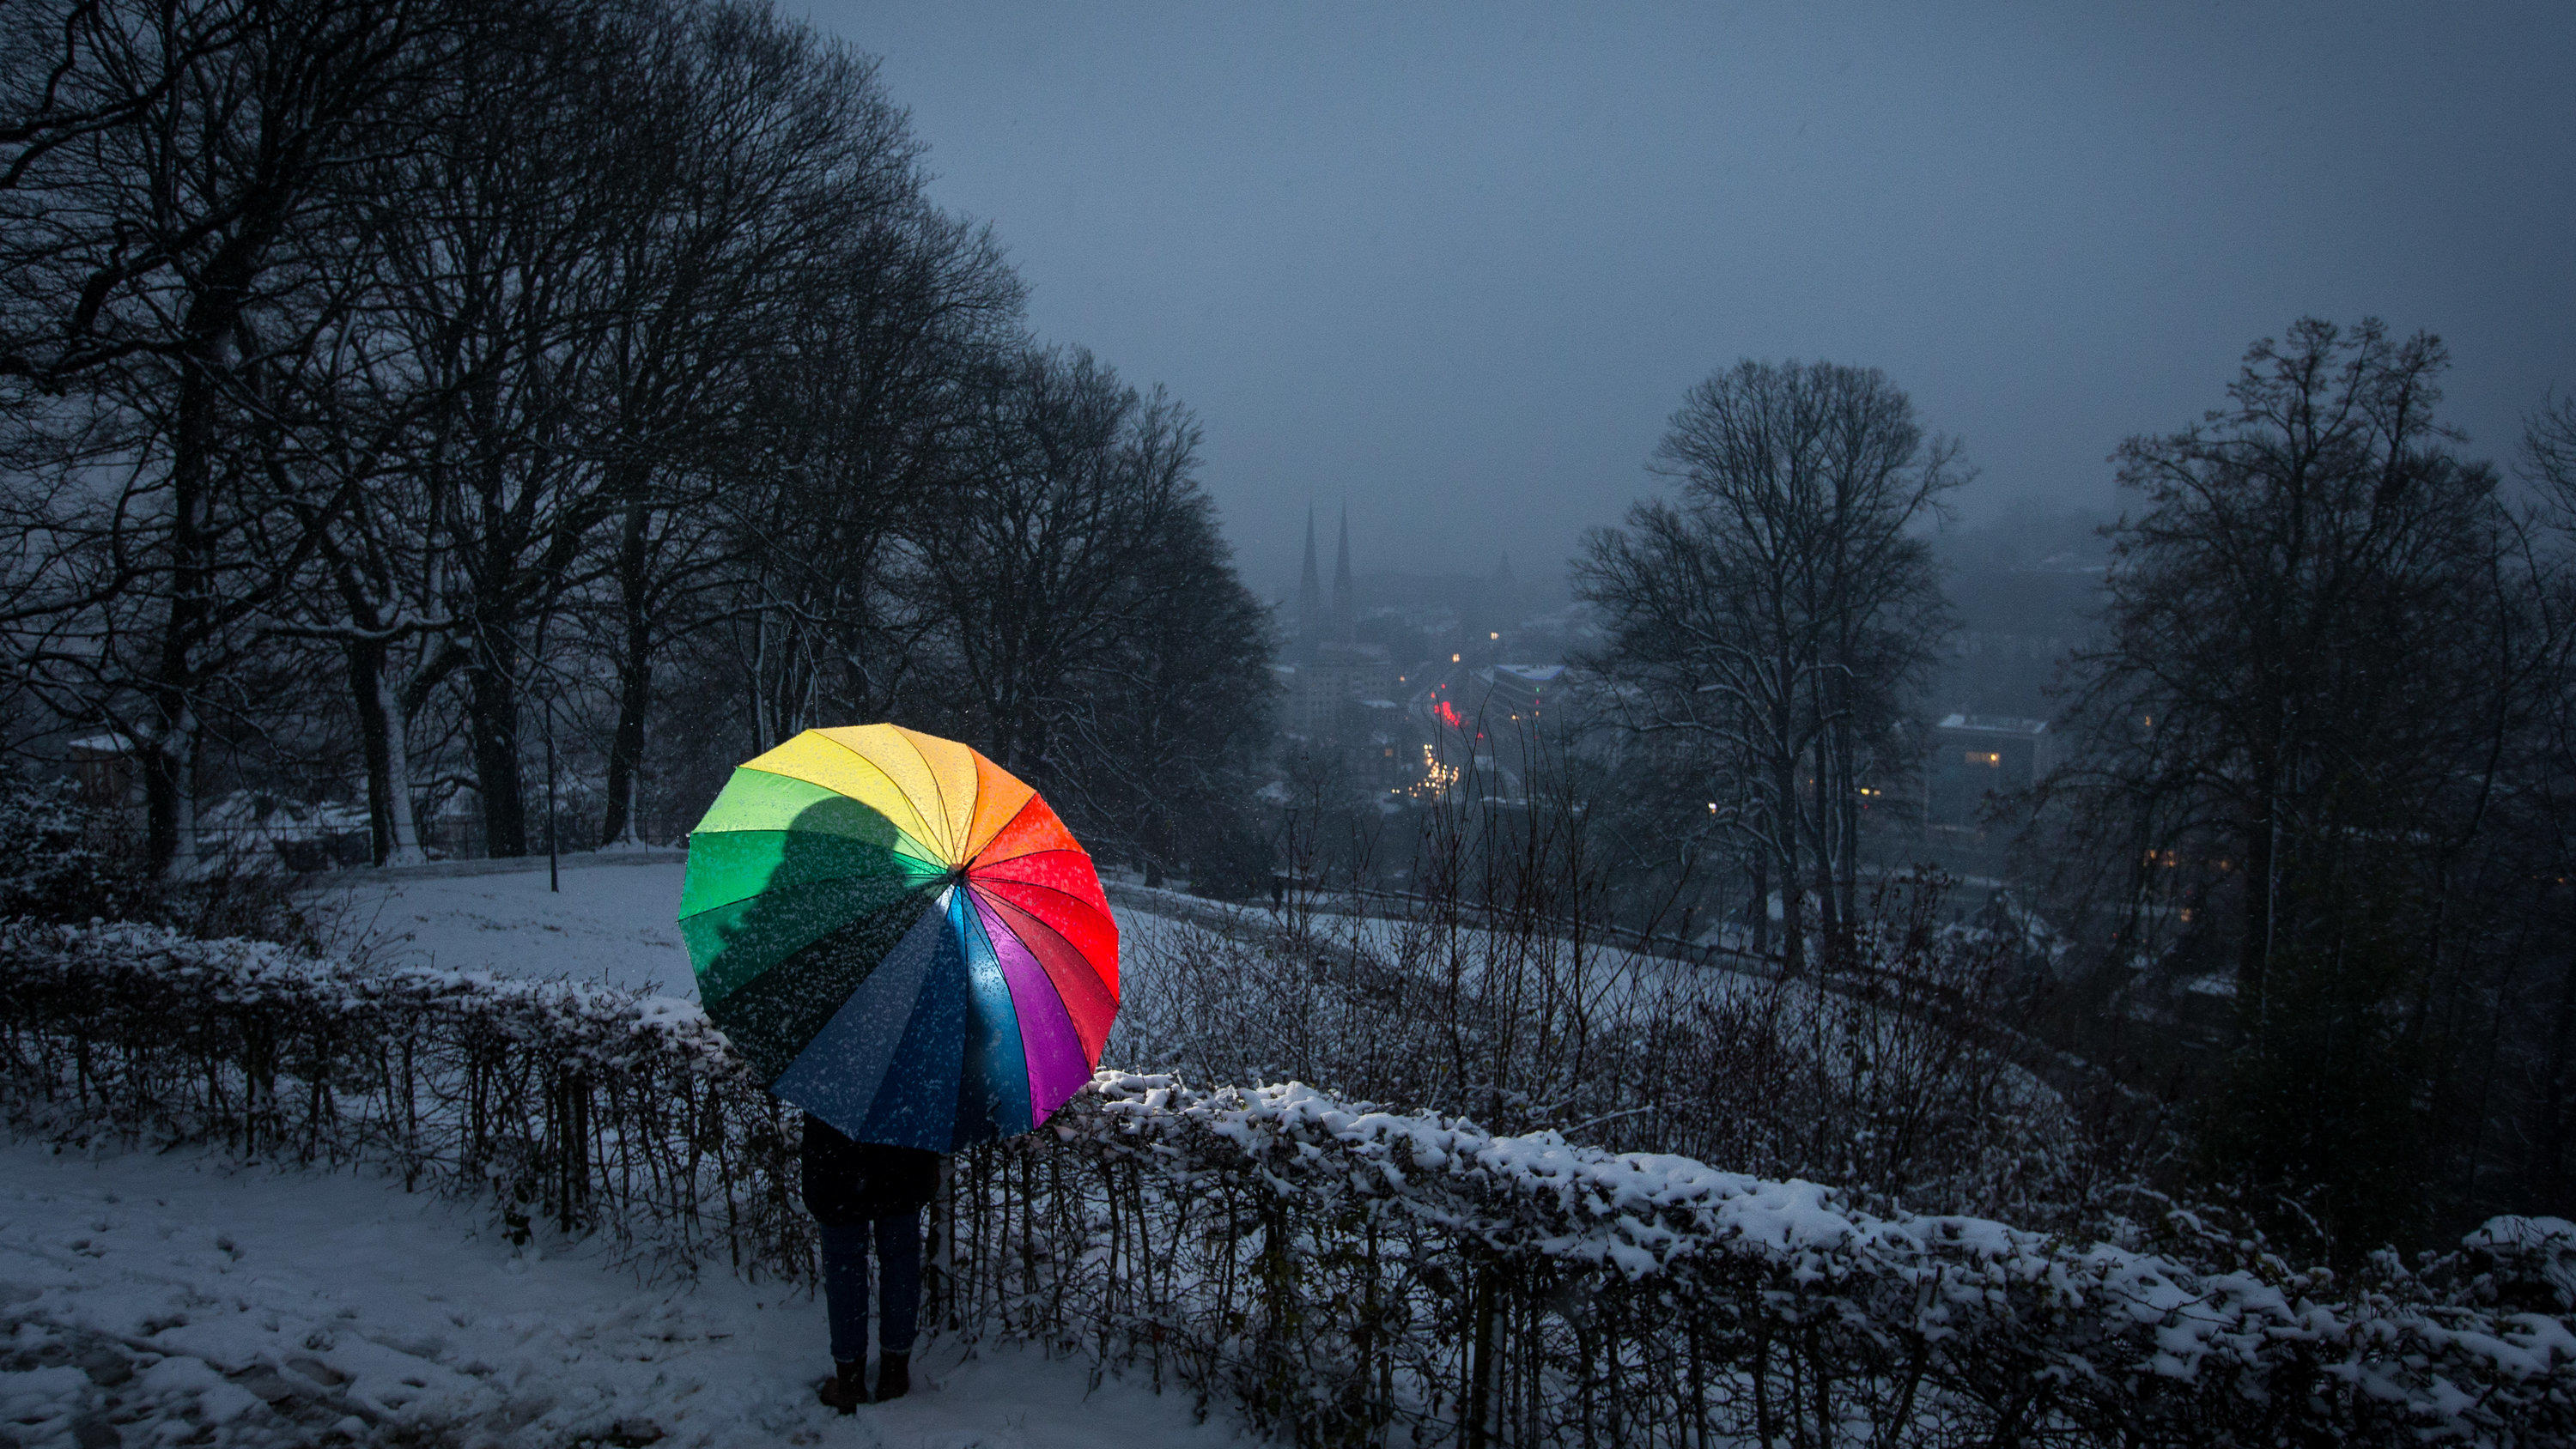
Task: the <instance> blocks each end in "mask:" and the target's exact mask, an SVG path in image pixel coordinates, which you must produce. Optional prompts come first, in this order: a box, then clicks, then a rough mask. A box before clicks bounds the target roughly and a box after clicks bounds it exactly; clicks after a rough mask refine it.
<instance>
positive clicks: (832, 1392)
mask: <svg viewBox="0 0 2576 1449" xmlns="http://www.w3.org/2000/svg"><path fill="white" fill-rule="evenodd" d="M832 1370H833V1372H832V1376H831V1377H830V1378H828V1379H825V1380H823V1383H822V1386H821V1387H820V1388H819V1389H817V1390H816V1391H815V1395H814V1396H815V1397H816V1398H818V1399H821V1400H822V1401H823V1406H824V1407H825V1408H828V1409H838V1410H839V1411H841V1412H842V1413H844V1414H849V1413H855V1412H857V1411H858V1407H859V1405H861V1404H864V1403H866V1402H867V1401H868V1361H867V1360H866V1359H854V1360H852V1361H851V1362H849V1363H835V1364H833V1365H832Z"/></svg>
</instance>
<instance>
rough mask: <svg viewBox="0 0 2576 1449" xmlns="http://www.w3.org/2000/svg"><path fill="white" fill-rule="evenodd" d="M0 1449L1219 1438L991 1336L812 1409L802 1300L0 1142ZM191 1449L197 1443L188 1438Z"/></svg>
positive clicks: (230, 1171)
mask: <svg viewBox="0 0 2576 1449" xmlns="http://www.w3.org/2000/svg"><path fill="white" fill-rule="evenodd" d="M0 1181H5V1183H6V1186H5V1187H0V1418H5V1421H6V1422H5V1423H0V1436H5V1438H6V1439H9V1440H14V1441H15V1442H16V1443H17V1444H19V1445H22V1446H26V1449H35V1446H38V1445H57V1444H59V1445H75V1444H78V1445H83V1446H87V1445H92V1444H114V1443H118V1442H120V1441H121V1442H122V1443H124V1444H126V1445H143V1444H162V1443H170V1442H173V1441H175V1440H178V1439H182V1438H187V1437H190V1436H194V1435H199V1434H203V1433H205V1431H206V1430H207V1429H208V1428H209V1427H212V1428H213V1430H214V1433H213V1435H212V1437H213V1438H214V1439H215V1440H216V1441H217V1442H223V1443H238V1444H266V1443H280V1444H284V1443H308V1442H313V1441H314V1440H315V1439H316V1438H317V1437H319V1436H321V1435H323V1434H326V1433H328V1432H329V1431H331V1430H332V1429H334V1428H335V1427H336V1428H338V1429H339V1430H340V1431H341V1432H342V1433H344V1434H345V1435H346V1436H347V1437H348V1438H349V1439H352V1440H356V1441H359V1442H371V1441H377V1440H402V1441H405V1442H422V1441H429V1442H437V1441H453V1442H462V1443H477V1444H491V1445H496V1446H513V1445H540V1444H542V1445H556V1444H565V1443H572V1442H580V1441H592V1442H596V1441H598V1440H603V1439H604V1440H606V1441H607V1442H610V1443H621V1444H628V1445H636V1444H642V1443H646V1442H659V1443H662V1444H664V1445H668V1446H673V1449H678V1446H694V1445H730V1444H745V1445H749V1444H761V1445H774V1444H777V1443H780V1442H782V1441H783V1442H786V1443H791V1444H809V1443H823V1442H846V1443H855V1444H860V1445H867V1446H885V1449H913V1446H920V1449H966V1446H975V1445H983V1446H991V1449H1023V1446H1025V1449H1081V1446H1095V1445H1098V1446H1112V1445H1114V1446H1118V1449H1132V1446H1134V1445H1138V1444H1154V1445H1158V1446H1161V1445H1170V1446H1177V1449H1188V1446H1217V1445H1225V1444H1233V1443H1237V1442H1239V1441H1238V1440H1237V1439H1236V1437H1235V1434H1234V1432H1233V1431H1232V1430H1231V1429H1230V1428H1228V1427H1225V1426H1224V1425H1223V1424H1221V1423H1220V1422H1218V1421H1214V1420H1212V1421H1210V1422H1209V1423H1206V1424H1194V1423H1193V1422H1192V1413H1191V1409H1190V1403H1189V1400H1188V1399H1187V1398H1186V1397H1184V1396H1178V1395H1175V1396H1170V1397H1162V1396H1157V1395H1156V1394H1155V1393H1154V1392H1153V1391H1152V1390H1151V1388H1150V1387H1147V1386H1145V1385H1142V1384H1135V1383H1129V1382H1126V1381H1123V1380H1120V1379H1117V1378H1109V1379H1105V1380H1104V1381H1103V1382H1102V1384H1101V1386H1100V1387H1099V1388H1097V1389H1091V1388H1090V1387H1089V1383H1090V1369H1089V1367H1088V1365H1087V1364H1085V1363H1083V1362H1080V1361H1069V1360H1051V1359H1048V1358H1045V1357H1043V1356H1041V1355H1039V1354H1037V1353H1036V1352H1034V1351H1028V1350H1022V1349H1017V1348H1004V1349H998V1350H995V1349H987V1350H985V1351H983V1352H982V1353H980V1354H979V1355H978V1356H976V1357H974V1358H971V1359H969V1358H966V1357H964V1356H963V1355H962V1354H961V1352H960V1351H959V1350H957V1349H956V1348H954V1347H943V1346H940V1345H938V1344H937V1343H935V1342H934V1343H932V1344H930V1345H927V1346H926V1347H925V1348H924V1350H923V1353H922V1356H921V1359H920V1362H919V1363H918V1365H917V1366H916V1368H915V1371H914V1393H913V1395H912V1396H911V1397H909V1398H907V1399H904V1400H901V1401H899V1402H896V1403H892V1404H885V1405H876V1406H871V1407H868V1408H865V1409H862V1410H860V1411H859V1414H858V1416H857V1417H855V1418H852V1419H842V1418H840V1417H838V1416H836V1415H834V1414H832V1413H831V1412H830V1411H829V1410H826V1409H824V1408H823V1407H821V1406H820V1405H819V1404H816V1403H815V1402H814V1397H813V1382H814V1380H816V1379H817V1378H819V1377H820V1375H821V1373H822V1371H823V1370H824V1369H825V1368H826V1367H827V1355H826V1351H825V1332H824V1323H823V1310H822V1305H821V1304H820V1303H819V1302H818V1301H815V1300H813V1299H811V1298H809V1297H808V1296H807V1294H806V1293H805V1292H804V1291H802V1290H794V1291H790V1290H785V1289H782V1288H780V1287H779V1286H778V1285H775V1284H771V1285H765V1286H753V1285H746V1284H744V1283H741V1282H739V1281H737V1280H735V1279H733V1278H731V1277H728V1276H722V1275H714V1274H711V1275H709V1276H708V1277H706V1278H704V1279H703V1280H701V1281H700V1282H698V1283H697V1284H696V1285H695V1286H694V1287H691V1286H687V1285H681V1284H661V1285H645V1284H642V1283H640V1282H639V1281H638V1279H637V1278H636V1277H635V1276H634V1274H632V1273H631V1272H629V1271H628V1270H626V1269H623V1268H620V1267H618V1266H615V1265H614V1264H611V1263H608V1262H606V1261H604V1260H603V1258H602V1256H601V1254H600V1253H599V1252H598V1251H597V1250H596V1249H595V1248H593V1247H590V1246H587V1245H579V1244H575V1245H564V1244H551V1245H549V1244H546V1243H544V1242H542V1241H541V1242H539V1243H537V1244H534V1245H532V1246H530V1247H528V1248H519V1247H514V1246H513V1245H512V1244H511V1243H510V1242H509V1241H508V1240H507V1239H506V1238H505V1237H504V1236H502V1235H501V1233H500V1232H499V1231H498V1229H497V1228H495V1227H494V1226H492V1225H489V1224H488V1223H487V1222H486V1221H485V1220H484V1219H483V1218H482V1216H481V1215H479V1214H477V1213H475V1212H472V1211H470V1210H467V1209H464V1208H460V1207H458V1206H456V1205H453V1204H450V1203H446V1202H443V1201H440V1200H437V1199H433V1198H431V1197H428V1196H426V1195H413V1194H407V1193H405V1192H403V1191H402V1190H401V1187H400V1185H399V1183H390V1182H383V1181H378V1180H375V1179H373V1178H369V1177H355V1176H349V1175H332V1176H325V1175H319V1174H311V1173H297V1172H278V1171H271V1170H269V1169H267V1168H263V1167H258V1166H244V1165H241V1164H237V1163H233V1162H229V1161H226V1160H222V1159H219V1158H211V1157H204V1156H196V1155H185V1154H165V1155H152V1154H122V1155H107V1156H103V1157H99V1158H95V1159H91V1158H84V1157H81V1156H79V1155H76V1154H61V1155H58V1154H56V1153H54V1152H52V1151H50V1150H48V1149H47V1148H45V1147H44V1146H42V1145H40V1144H33V1143H27V1142H5V1143H0ZM200 1442H203V1441H202V1440H201V1441H200Z"/></svg>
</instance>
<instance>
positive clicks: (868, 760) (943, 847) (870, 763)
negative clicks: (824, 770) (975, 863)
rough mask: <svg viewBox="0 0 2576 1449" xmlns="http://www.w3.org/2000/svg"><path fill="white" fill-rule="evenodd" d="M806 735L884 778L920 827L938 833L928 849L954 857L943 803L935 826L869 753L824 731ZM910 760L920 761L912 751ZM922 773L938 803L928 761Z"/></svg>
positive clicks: (934, 774)
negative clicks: (928, 778)
mask: <svg viewBox="0 0 2576 1449" xmlns="http://www.w3.org/2000/svg"><path fill="white" fill-rule="evenodd" d="M807 733H808V734H815V735H821V736H822V737H823V739H825V740H826V741H829V742H830V743H831V744H833V745H835V746H838V747H839V748H841V749H844V750H847V751H849V752H850V754H851V756H852V757H853V758H854V759H856V760H857V761H858V762H859V763H860V764H863V765H865V766H867V767H868V768H869V769H871V770H874V771H876V772H877V774H879V775H880V776H883V777H884V779H885V782H886V783H887V784H888V785H891V786H893V787H894V793H895V794H896V795H898V796H900V797H901V798H902V800H903V803H904V804H905V805H907V806H909V807H910V808H911V810H912V813H913V814H914V815H915V816H918V817H920V819H921V823H922V824H924V825H928V826H932V827H933V828H934V829H936V830H937V831H938V833H939V834H940V835H941V836H942V837H943V838H942V839H940V840H938V841H936V842H933V843H932V847H931V848H932V849H934V850H937V851H938V852H939V853H940V854H941V856H942V857H945V856H948V855H951V854H954V852H953V851H952V850H950V848H949V846H948V842H947V840H946V839H945V837H946V835H947V833H948V816H947V805H946V803H945V802H942V803H941V805H940V818H939V819H938V820H937V821H936V822H934V821H932V820H931V819H930V817H929V816H928V815H927V814H925V813H924V812H923V810H922V808H921V802H920V801H919V800H916V799H914V798H913V795H912V792H911V791H910V790H907V789H905V788H903V782H902V781H901V780H898V779H896V778H895V777H894V771H892V770H889V769H887V768H886V767H885V766H884V765H882V764H879V763H878V762H877V761H876V760H875V759H873V758H872V757H870V756H869V754H868V752H867V751H865V750H862V749H860V748H859V747H858V746H856V745H853V744H850V743H848V742H846V741H843V740H836V739H833V738H832V737H831V736H830V735H828V734H824V733H823V731H821V730H808V731H807ZM895 738H897V739H902V738H903V736H902V734H901V732H900V731H897V732H895ZM911 743H912V742H911V741H910V740H904V744H905V745H906V746H907V747H908V746H910V745H911ZM912 756H913V758H914V759H916V760H919V759H921V751H919V750H914V751H913V752H912ZM921 772H922V773H923V774H924V775H927V776H929V777H930V792H931V796H932V798H933V799H937V798H938V794H939V775H938V772H936V771H934V770H932V769H931V768H930V762H929V761H927V760H922V763H921ZM940 863H941V864H942V865H945V864H947V862H946V860H945V859H942V861H941V862H940Z"/></svg>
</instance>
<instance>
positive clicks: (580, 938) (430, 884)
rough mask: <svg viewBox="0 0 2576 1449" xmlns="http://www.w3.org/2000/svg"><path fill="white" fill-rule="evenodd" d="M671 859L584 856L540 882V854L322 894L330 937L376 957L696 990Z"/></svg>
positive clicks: (376, 879) (668, 991)
mask: <svg viewBox="0 0 2576 1449" xmlns="http://www.w3.org/2000/svg"><path fill="white" fill-rule="evenodd" d="M687 869H688V868H687V867H686V866H685V865H683V864H680V863H677V862H657V863H654V864H650V865H624V864H608V863H601V862H591V861H583V862H581V863H580V864H578V865H568V866H567V868H566V869H564V870H563V871H562V873H561V876H562V881H563V890H562V891H561V892H560V893H555V892H550V891H548V890H547V888H546V863H545V861H544V860H543V859H536V860H533V861H531V862H530V864H529V867H528V868H527V869H525V870H518V871H508V872H503V873H497V874H490V875H463V876H436V875H423V876H405V875H400V874H391V875H377V874H375V873H372V872H371V873H369V875H368V876H367V878H366V879H364V880H362V881H361V882H359V883H357V884H354V885H346V886H336V887H334V888H333V889H331V890H330V891H329V892H328V893H327V894H326V895H324V896H323V897H322V899H321V901H320V902H319V904H320V906H321V908H322V910H323V911H324V913H325V914H326V918H327V921H328V927H329V930H328V934H329V935H330V937H331V940H332V943H333V944H334V945H337V946H339V947H341V948H342V949H343V950H346V951H349V952H350V953H351V954H354V955H359V956H363V957H364V958H365V959H368V960H371V961H378V962H383V963H385V964H389V965H414V966H428V967H434V968H438V969H442V970H450V971H456V970H463V971H489V972H491V973H492V974H493V975H496V976H514V977H523V978H525V977H535V978H545V979H552V978H564V979H569V980H574V981H592V982H603V983H606V984H608V985H611V986H623V987H627V988H630V989H632V990H636V991H641V992H644V993H646V994H648V995H660V996H675V997H678V998H680V999H681V1000H683V1001H694V1000H696V999H697V994H698V993H697V986H696V981H695V978H694V977H693V976H692V975H691V973H690V970H689V948H688V946H687V945H686V943H684V942H683V941H682V940H681V939H680V926H679V911H680V880H681V877H682V876H683V875H685V874H686V873H687Z"/></svg>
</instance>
